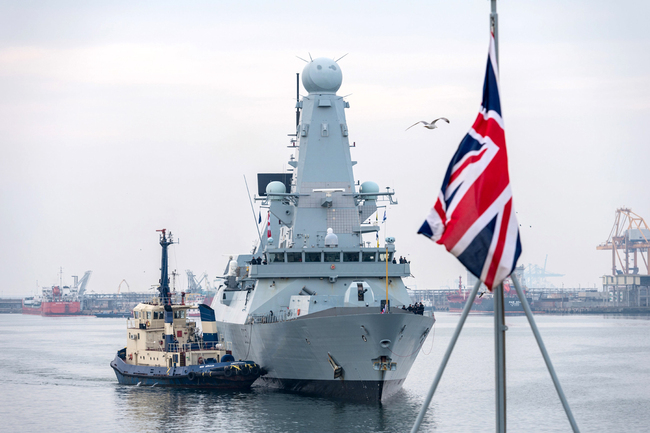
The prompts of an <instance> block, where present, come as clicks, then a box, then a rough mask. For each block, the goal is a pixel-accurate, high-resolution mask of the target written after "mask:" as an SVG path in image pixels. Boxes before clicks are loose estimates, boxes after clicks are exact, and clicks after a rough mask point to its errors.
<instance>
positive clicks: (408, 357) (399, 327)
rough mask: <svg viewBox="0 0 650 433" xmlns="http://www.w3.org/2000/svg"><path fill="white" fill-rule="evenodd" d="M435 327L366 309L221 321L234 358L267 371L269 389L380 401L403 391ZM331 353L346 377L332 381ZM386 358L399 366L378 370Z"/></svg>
mask: <svg viewBox="0 0 650 433" xmlns="http://www.w3.org/2000/svg"><path fill="white" fill-rule="evenodd" d="M343 310H345V309H343ZM355 310H359V309H355ZM361 310H362V311H363V309H361ZM432 325H433V318H431V317H425V316H418V315H414V314H406V313H401V312H396V313H391V314H379V313H378V312H377V311H376V310H375V309H372V313H371V312H370V309H368V312H367V313H361V314H343V315H333V316H324V317H323V316H321V317H310V316H305V317H302V318H299V319H296V320H291V321H284V322H276V323H255V324H247V325H241V324H233V323H225V322H222V323H219V329H220V331H221V332H223V334H224V337H225V339H226V340H227V341H231V342H232V344H233V350H234V353H236V354H238V356H241V357H243V358H245V359H254V360H255V362H257V363H258V364H259V365H260V366H261V367H262V369H263V370H265V371H266V372H267V374H266V375H264V376H263V377H262V378H261V380H262V381H263V382H265V383H266V384H269V385H274V386H279V387H281V388H283V389H286V390H290V391H298V392H302V393H305V394H315V395H319V396H330V397H341V398H350V399H355V400H367V401H380V400H381V399H382V398H387V397H389V396H390V395H391V394H393V393H394V392H396V391H397V390H399V389H400V387H401V385H402V383H403V382H404V379H406V376H407V375H408V373H409V370H410V369H411V366H412V365H413V362H414V361H415V358H416V357H417V354H418V353H419V350H420V347H421V345H422V343H423V342H424V340H425V339H426V335H427V334H428V331H429V330H430V329H431V326H432ZM362 326H363V327H362ZM364 338H365V340H364ZM382 340H390V343H388V344H386V342H385V341H384V345H385V346H387V347H382V344H381V343H380V342H381V341H382ZM328 354H329V355H331V357H332V359H333V360H334V361H335V362H336V363H337V364H338V365H339V366H341V367H342V368H343V377H341V378H334V369H333V367H332V366H331V365H330V362H329V359H328V358H329V357H328ZM382 356H385V357H388V358H390V361H391V362H395V363H396V369H395V370H394V371H390V370H389V371H379V370H376V369H375V368H374V361H377V360H378V358H380V357H382ZM373 360H374V361H373Z"/></svg>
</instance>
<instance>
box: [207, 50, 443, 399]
mask: <svg viewBox="0 0 650 433" xmlns="http://www.w3.org/2000/svg"><path fill="white" fill-rule="evenodd" d="M341 82H342V73H341V69H340V68H339V65H338V64H337V63H336V62H335V61H333V60H330V59H326V58H319V59H315V60H313V61H311V62H309V63H308V64H307V65H306V66H305V68H304V70H303V74H302V83H303V86H304V88H305V89H306V90H307V92H308V95H307V96H304V97H303V98H302V100H299V101H298V103H297V108H298V109H299V110H302V116H301V117H302V118H301V119H300V122H299V123H298V125H297V130H296V139H295V141H294V142H293V146H292V148H293V149H294V150H295V155H292V156H291V160H290V161H289V166H291V167H292V169H293V173H291V174H289V175H287V174H286V173H283V174H279V175H277V176H275V179H277V180H273V179H274V177H273V176H262V175H260V176H259V177H258V179H259V180H258V182H260V180H261V182H262V183H263V182H265V181H264V180H263V179H268V180H269V181H268V183H267V184H266V185H260V186H261V187H265V189H264V191H263V192H265V196H264V197H260V198H259V200H261V201H262V206H263V207H266V208H268V211H267V212H266V213H267V225H266V230H265V232H264V234H263V235H262V236H260V238H259V244H258V245H257V247H256V248H255V250H254V251H253V253H252V254H241V255H239V256H236V257H232V258H231V260H230V261H229V263H228V265H227V267H226V272H225V273H224V277H223V278H224V283H223V284H222V285H221V287H220V288H219V290H218V292H217V295H216V296H215V299H214V301H213V302H212V307H213V309H214V310H215V314H216V318H217V321H218V322H219V328H220V329H221V330H222V332H224V333H225V338H227V339H228V340H229V341H232V342H233V348H234V350H236V351H237V352H238V353H244V354H249V355H248V356H250V357H251V358H253V359H255V360H256V361H257V362H258V363H259V364H260V365H261V366H262V368H263V369H265V370H266V371H267V372H268V374H267V375H265V376H263V377H262V380H264V381H265V382H266V383H268V384H272V385H277V386H280V387H282V388H284V389H288V390H293V391H300V392H304V393H310V394H316V395H323V396H336V397H344V398H354V399H361V400H370V401H376V400H381V399H382V398H383V397H386V396H387V395H390V394H392V393H393V392H394V391H396V390H398V389H399V388H400V387H401V385H402V382H403V381H404V379H405V378H406V376H407V374H408V372H409V370H410V368H411V365H412V364H413V361H414V360H415V358H416V356H417V354H418V352H419V349H420V347H421V345H422V343H423V342H424V340H425V339H426V336H427V334H428V332H429V330H430V329H431V326H432V325H433V322H434V319H433V318H432V317H430V316H429V317H427V316H420V315H415V314H412V313H410V312H407V311H404V310H401V309H400V308H395V307H401V306H402V305H409V303H410V302H411V301H410V298H409V295H408V293H407V291H406V288H405V286H404V282H403V280H402V278H404V277H408V276H409V275H410V265H409V264H408V263H397V262H396V261H394V260H393V256H394V254H395V252H396V246H395V240H394V239H393V238H386V239H385V241H384V245H382V246H379V245H378V244H377V242H376V241H375V239H376V233H377V231H378V230H379V227H378V225H377V224H372V223H370V221H369V219H370V217H371V216H373V215H374V214H375V212H377V209H378V202H381V201H382V200H383V201H384V203H393V204H396V202H395V201H394V200H393V194H394V193H393V191H390V190H389V189H387V190H386V191H385V192H380V190H379V187H378V186H377V184H376V183H374V182H370V181H367V182H363V183H361V184H360V185H357V184H356V183H355V179H354V175H353V165H354V164H356V162H354V161H352V159H351V155H350V142H349V139H348V135H349V132H348V126H347V122H346V118H345V109H347V108H349V104H348V103H347V102H346V101H345V100H344V99H343V98H342V97H340V96H338V95H337V94H336V91H337V90H338V89H339V87H340V85H341ZM364 235H368V238H369V239H371V242H368V243H364ZM386 300H388V305H386ZM390 307H392V308H390Z"/></svg>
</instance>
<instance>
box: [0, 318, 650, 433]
mask: <svg viewBox="0 0 650 433" xmlns="http://www.w3.org/2000/svg"><path fill="white" fill-rule="evenodd" d="M437 318H438V322H437V323H436V326H435V332H432V333H431V334H430V336H429V338H428V339H427V341H426V342H425V344H424V346H423V352H422V353H420V356H419V357H418V359H417V361H416V362H415V365H414V367H413V369H412V370H411V373H410V374H409V377H408V379H407V380H406V382H405V384H404V388H403V390H402V391H401V392H400V393H398V394H397V395H396V396H395V397H394V398H392V399H390V400H389V401H388V402H385V403H384V404H382V405H369V404H357V403H347V402H340V401H334V400H328V399H321V398H311V397H303V396H299V395H294V394H290V393H285V392H281V391H277V390H269V389H266V388H263V387H257V386H253V389H252V390H251V391H247V392H213V391H188V390H168V389H163V388H150V387H146V388H145V387H133V386H132V387H129V386H121V385H118V384H117V381H116V379H115V375H114V373H113V371H112V369H111V368H110V367H109V365H108V364H109V362H110V360H111V359H112V358H113V356H114V354H115V351H116V350H117V349H119V348H121V347H124V345H125V342H126V339H125V320H124V319H97V318H94V317H69V318H43V317H38V316H23V315H6V314H4V315H0V334H1V335H2V337H1V338H2V339H1V340H0V342H1V343H0V377H2V381H1V382H0V383H1V384H2V390H1V391H0V420H1V421H2V431H8V432H9V431H27V432H37V431H38V432H40V431H64V432H76V431H90V432H99V431H107V432H109V431H110V432H116V431H121V432H152V431H164V432H167V431H170V432H172V431H179V432H180V431H182V432H205V431H233V432H334V431H336V432H355V433H360V432H403V431H409V430H410V428H411V426H412V425H413V421H414V420H415V417H416V416H417V413H418V410H419V408H420V406H421V403H422V401H423V399H424V396H425V395H426V393H427V390H428V389H429V386H430V384H431V381H432V379H433V377H434V375H435V373H436V370H437V368H438V365H439V364H440V359H441V357H442V354H443V352H444V351H445V349H446V347H447V344H448V342H449V338H450V337H451V334H452V332H453V330H454V328H455V326H456V323H457V321H458V318H459V315H457V314H444V313H439V314H438V315H437ZM506 321H507V324H508V326H509V328H510V330H509V331H508V333H507V359H508V379H507V380H508V388H507V389H508V431H510V432H530V431H540V432H541V431H544V432H550V431H558V432H559V431H563V432H565V431H570V426H569V423H568V421H567V420H566V417H565V415H564V412H563V410H562V406H561V404H560V402H559V399H558V398H557V394H556V393H555V389H554V388H553V384H552V382H551V379H550V377H549V375H548V371H547V370H546V367H545V365H544V362H543V360H542V358H541V355H539V350H538V349H537V345H536V343H535V340H534V338H533V335H532V332H531V331H530V328H529V327H528V324H527V322H526V319H525V317H509V318H507V319H506ZM536 321H537V324H538V326H539V328H540V331H541V333H542V337H543V338H544V342H545V343H546V346H547V348H548V350H549V352H550V355H551V359H552V360H553V363H554V366H555V368H556V371H557V373H558V376H559V378H560V381H561V383H562V387H563V388H564V391H565V393H566V396H567V398H568V400H569V403H570V405H571V409H572V410H573V413H574V415H575V417H576V420H577V422H578V425H579V426H580V429H581V431H583V432H602V431H609V432H647V431H649V430H650V410H649V408H650V318H648V317H638V318H637V317H629V316H628V317H611V316H608V317H604V316H537V317H536ZM492 324H493V319H492V317H490V316H471V317H470V318H469V319H468V321H467V323H466V325H465V328H464V330H463V333H462V334H461V337H460V339H459V341H458V344H457V346H456V349H455V351H454V354H453V355H452V358H451V361H450V364H449V366H448V367H447V370H446V372H445V375H444V376H443V379H442V382H441V383H440V386H439V387H438V390H437V392H436V395H435V396H434V398H433V401H432V404H431V406H430V408H429V411H428V414H427V417H426V418H425V422H424V424H423V427H422V428H421V431H440V432H491V431H494V347H493V346H494V343H493V331H492Z"/></svg>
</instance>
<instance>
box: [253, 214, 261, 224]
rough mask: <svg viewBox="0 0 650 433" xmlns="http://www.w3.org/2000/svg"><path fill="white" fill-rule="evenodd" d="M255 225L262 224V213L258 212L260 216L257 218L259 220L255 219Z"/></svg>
mask: <svg viewBox="0 0 650 433" xmlns="http://www.w3.org/2000/svg"><path fill="white" fill-rule="evenodd" d="M253 215H255V214H253ZM257 223H258V224H261V223H262V211H260V216H259V218H258V219H257Z"/></svg>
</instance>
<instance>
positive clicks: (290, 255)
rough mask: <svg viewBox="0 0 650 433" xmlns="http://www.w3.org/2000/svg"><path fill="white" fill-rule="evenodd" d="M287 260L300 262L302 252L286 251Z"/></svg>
mask: <svg viewBox="0 0 650 433" xmlns="http://www.w3.org/2000/svg"><path fill="white" fill-rule="evenodd" d="M287 262H302V253H287Z"/></svg>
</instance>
